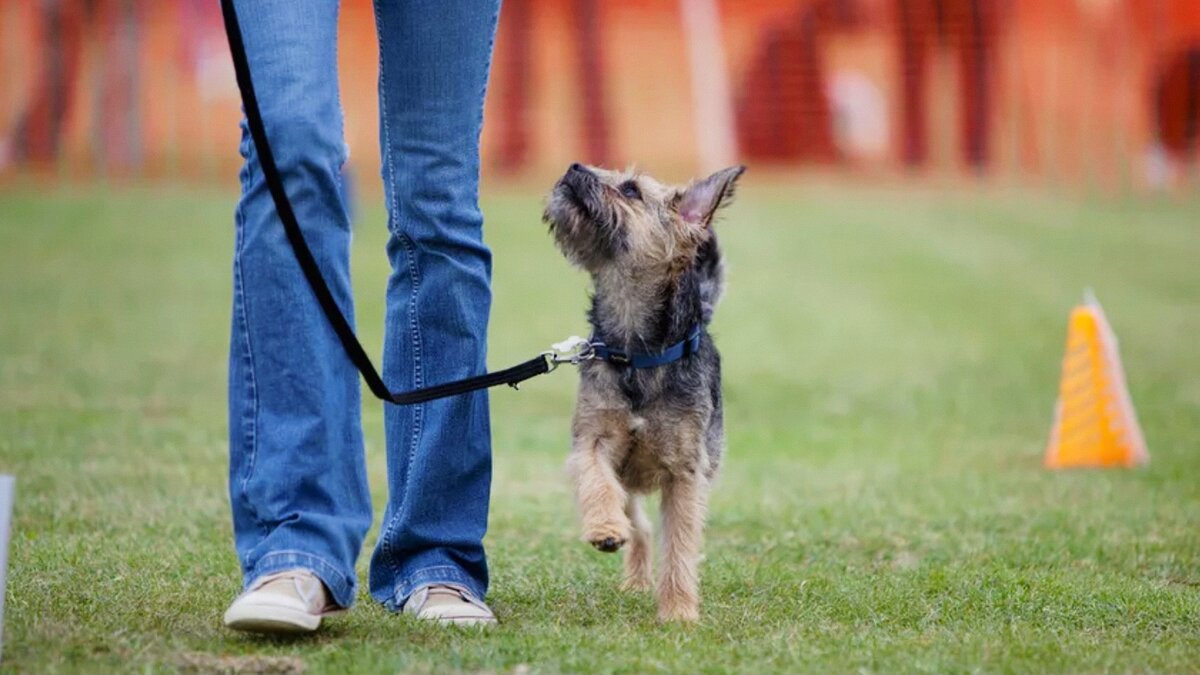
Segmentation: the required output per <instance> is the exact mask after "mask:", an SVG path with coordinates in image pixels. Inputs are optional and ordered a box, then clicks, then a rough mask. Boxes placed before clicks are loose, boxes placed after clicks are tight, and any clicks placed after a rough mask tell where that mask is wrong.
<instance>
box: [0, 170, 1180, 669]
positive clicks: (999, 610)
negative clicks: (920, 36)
mask: <svg viewBox="0 0 1200 675" xmlns="http://www.w3.org/2000/svg"><path fill="white" fill-rule="evenodd" d="M750 180H751V183H752V185H751V187H750V188H748V189H747V190H745V191H744V193H743V196H742V198H741V199H740V201H739V203H738V204H737V205H736V206H735V207H734V209H733V210H732V211H731V213H730V215H729V217H728V218H727V219H726V221H725V222H724V223H722V225H721V227H722V230H723V233H724V241H725V244H726V253H727V256H728V258H729V260H730V264H731V274H730V284H731V285H730V289H729V294H728V296H727V298H726V299H725V301H724V303H723V305H722V306H721V308H720V311H719V312H718V318H717V324H716V326H715V333H716V335H717V340H718V343H719V345H720V346H721V348H722V350H723V352H724V355H725V361H726V376H727V377H726V387H725V391H726V395H727V398H726V401H727V413H726V417H727V427H728V433H729V451H728V457H727V461H726V463H725V465H724V467H723V474H722V476H721V478H720V479H719V481H718V483H717V486H716V492H715V495H714V498H713V502H712V514H711V518H710V526H709V530H708V545H707V558H706V560H705V562H704V566H703V575H704V605H703V610H702V611H703V619H702V621H701V622H700V623H699V624H698V625H695V626H692V627H686V628H684V627H678V626H670V627H662V626H658V625H656V624H655V622H654V621H653V602H652V600H651V598H650V597H648V596H643V595H627V594H622V593H619V592H617V590H616V582H617V577H618V573H619V571H618V570H619V560H618V558H617V557H615V556H605V555H602V554H599V553H596V552H594V551H592V550H591V549H590V547H589V546H587V545H586V544H584V543H581V542H580V541H579V540H578V536H577V531H576V525H575V521H574V515H573V513H572V506H571V501H570V496H569V492H568V488H567V485H566V481H565V479H564V477H563V474H562V469H561V467H562V464H563V460H564V458H565V456H566V451H567V447H568V420H569V416H570V413H571V409H572V405H573V389H574V373H572V372H571V371H570V370H567V371H566V372H559V373H556V374H555V375H553V376H552V377H547V378H541V379H540V380H538V381H535V382H531V383H529V384H528V385H527V386H526V387H524V388H523V389H522V391H520V392H519V393H517V392H511V391H501V392H497V393H496V394H495V395H494V397H493V402H494V425H493V426H494V432H495V464H496V478H495V485H494V500H493V508H492V517H491V527H490V534H489V535H488V542H487V543H488V547H489V550H490V553H491V563H492V570H493V586H492V594H491V596H490V600H491V602H492V603H493V606H494V607H495V609H496V611H497V612H498V613H499V615H500V617H501V619H502V621H503V623H502V625H501V626H500V627H499V628H498V629H496V630H494V631H491V632H489V633H486V634H464V633H457V632H452V631H450V632H447V631H442V630H439V629H437V628H432V627H427V626H420V625H415V624H413V623H412V622H410V621H407V620H405V619H402V618H399V617H395V616H390V615H388V614H386V613H385V612H383V611H382V610H381V609H379V608H378V607H377V606H375V605H374V604H373V603H372V602H370V600H369V599H368V598H366V597H365V596H363V597H362V598H361V600H362V601H361V602H360V604H359V605H358V606H357V607H356V608H355V609H354V611H353V612H352V613H350V614H349V615H348V616H347V617H345V618H340V619H335V620H332V621H330V622H329V625H328V629H327V630H324V631H323V632H321V633H320V634H319V635H317V636H316V637H314V638H311V639H304V640H297V641H275V640H264V639H252V638H247V637H243V636H240V635H236V634H233V633H231V632H229V631H226V630H224V629H223V628H222V627H221V625H220V615H221V612H222V611H223V609H224V607H225V605H226V604H227V603H228V602H229V600H230V599H232V597H233V596H234V594H235V593H236V592H237V590H238V584H239V579H238V572H237V564H236V560H235V557H234V555H233V549H232V542H231V534H230V524H229V516H228V512H227V501H226V494H225V483H224V480H225V478H224V475H225V453H226V440H225V438H226V437H225V409H224V386H225V349H226V344H225V342H226V337H227V333H228V313H229V306H228V297H229V278H228V276H229V275H228V270H229V255H230V250H231V247H232V226H231V224H230V223H231V217H230V213H231V210H232V202H233V199H232V196H231V195H229V194H226V193H223V192H213V191H208V192H205V191H184V190H182V189H150V188H122V189H119V190H114V191H112V192H106V191H102V190H93V189H86V190H76V191H68V190H66V189H62V188H58V189H51V190H45V189H42V188H32V187H29V186H26V187H24V188H20V187H12V188H9V189H7V190H5V191H4V192H0V316H2V318H0V472H10V473H14V474H16V476H17V479H18V494H17V497H18V499H17V512H16V522H15V531H14V534H13V539H12V544H11V556H10V558H11V559H10V566H11V569H10V575H9V576H10V578H9V590H8V609H7V627H6V628H7V630H6V633H5V644H4V661H3V665H2V666H0V669H2V670H4V671H5V672H36V673H49V672H135V671H147V672H164V671H165V672H171V671H175V670H183V671H186V672H207V671H210V670H214V669H220V668H225V669H226V670H228V671H231V672H235V671H236V672H260V671H264V672H265V671H266V670H269V669H270V668H272V667H274V668H281V667H284V666H289V665H290V666H297V665H299V664H298V662H295V661H288V662H282V663H281V662H275V661H263V660H255V659H254V658H251V657H289V658H294V659H299V660H300V661H302V662H303V665H304V666H306V668H307V672H308V673H326V672H328V673H341V672H378V673H397V672H450V671H462V672H479V671H488V672H505V671H512V670H519V669H521V668H522V666H527V667H528V668H529V670H531V671H532V672H587V673H633V672H705V673H720V672H730V671H743V672H755V673H757V672H812V673H859V672H888V673H918V672H920V673H926V672H927V673H974V672H987V673H1068V672H1070V673H1077V672H1104V673H1124V672H1171V673H1181V672H1200V443H1198V439H1200V349H1198V348H1197V337H1196V336H1197V335H1200V263H1197V260H1200V226H1198V224H1200V207H1198V205H1197V203H1195V202H1190V203H1188V202H1174V203H1172V202H1170V201H1167V200H1165V199H1164V200H1157V199H1156V200H1151V199H1136V200H1134V199H1130V200H1123V201H1092V202H1083V201H1079V200H1073V199H1066V198H1054V197H1048V196H1045V195H1039V194H1033V193H1025V192H1007V191H1002V190H999V189H989V190H980V191H968V192H969V193H968V194H963V193H962V192H959V193H955V194H948V193H945V192H939V191H935V190H930V189H924V188H916V187H911V186H910V187H907V188H904V189H891V190H888V189H883V188H852V187H845V186H840V187H839V186H836V185H829V184H817V185H811V186H808V187H804V188H788V189H786V190H785V189H783V187H775V188H770V187H765V188H764V187H761V186H760V187H758V188H757V189H755V188H754V187H753V177H751V179H750ZM484 206H485V211H486V213H487V215H488V227H487V231H488V238H489V242H490V243H491V245H492V246H493V248H494V250H495V252H496V260H495V276H496V285H495V290H496V302H495V307H494V313H493V316H494V321H493V325H492V335H493V351H492V354H491V357H490V360H491V363H492V365H494V366H501V365H507V364H509V363H511V362H516V361H517V360H521V359H524V358H528V356H529V355H530V354H532V353H535V352H536V351H538V350H540V349H542V348H543V347H544V346H545V345H547V344H549V343H550V342H554V341H557V340H559V339H562V338H563V337H565V336H567V335H569V334H572V333H581V332H583V331H585V330H586V329H585V327H584V324H583V308H584V304H585V297H586V296H585V291H584V288H585V285H584V279H583V278H582V277H581V276H580V275H579V274H577V273H575V272H573V271H571V270H570V269H568V267H567V265H566V264H565V262H563V261H562V259H561V258H560V257H559V255H558V254H557V253H556V252H555V251H554V250H553V248H552V246H551V243H550V241H549V239H548V238H547V237H546V235H545V232H544V227H543V226H542V225H541V224H540V223H539V221H538V215H539V213H540V207H539V203H538V201H537V199H536V197H535V196H534V195H533V194H532V193H529V192H523V193H521V194H520V195H519V196H512V195H501V194H498V193H496V194H492V195H491V196H490V197H489V198H487V199H485V202H484ZM364 216H365V217H364V219H363V224H362V225H361V227H360V230H359V234H358V237H357V240H356V245H355V253H354V255H355V275H356V282H357V291H358V297H359V301H360V305H359V311H358V314H359V317H360V321H361V333H362V337H363V339H364V341H365V343H366V344H368V345H378V344H379V341H380V336H381V326H380V317H381V316H382V306H381V297H382V289H383V284H384V280H385V277H386V273H387V272H386V260H385V259H384V256H383V252H382V251H383V230H384V228H383V225H382V214H381V212H380V210H379V209H378V208H368V209H366V211H365V213H364ZM1087 285H1091V286H1093V287H1094V288H1095V289H1096V292H1097V294H1098V295H1099V297H1100V299H1101V300H1102V301H1103V302H1104V303H1105V307H1106V309H1107V310H1108V314H1109V316H1110V319H1111V320H1112V322H1113V324H1114V327H1115V329H1116V331H1117V333H1118V335H1120V337H1121V339H1122V342H1121V347H1122V351H1123V355H1124V358H1125V364H1126V367H1127V369H1128V375H1129V383H1130V386H1131V388H1132V393H1133V399H1134V402H1135V404H1136V406H1137V408H1138V411H1139V413H1140V415H1141V421H1142V424H1143V427H1144V428H1145V432H1146V437H1147V440H1148V443H1149V447H1150V452H1151V457H1152V460H1151V463H1150V465H1149V466H1148V467H1147V468H1145V469H1142V470H1136V471H1123V470H1112V471H1072V472H1058V473H1055V472H1048V471H1046V470H1044V469H1042V467H1041V454H1042V450H1043V444H1044V442H1045V439H1046V436H1047V432H1048V429H1049V424H1050V418H1051V409H1052V405H1053V402H1054V394H1055V390H1056V378H1057V374H1058V366H1059V359H1060V358H1061V350H1062V347H1063V343H1064V332H1065V327H1066V315H1067V311H1068V310H1069V309H1070V307H1071V305H1072V304H1073V303H1074V302H1075V301H1076V300H1077V298H1078V297H1079V296H1080V294H1081V291H1082V289H1083V288H1084V287H1085V286H1087ZM372 351H377V349H372ZM364 424H365V427H366V432H367V446H368V461H369V466H370V470H371V475H372V482H373V485H374V487H375V488H376V489H375V499H376V506H377V507H378V508H382V504H383V500H384V499H385V495H384V492H383V482H382V477H383V471H384V460H383V438H382V431H381V429H382V424H381V412H380V407H379V405H377V404H369V405H368V406H367V408H366V411H365V419H364ZM373 537H374V533H372V537H371V539H370V540H369V541H368V545H370V544H371V543H373ZM365 563H366V556H365V555H364V556H363V560H362V563H361V564H360V568H359V571H360V575H362V574H365ZM219 657H230V658H227V659H225V660H219Z"/></svg>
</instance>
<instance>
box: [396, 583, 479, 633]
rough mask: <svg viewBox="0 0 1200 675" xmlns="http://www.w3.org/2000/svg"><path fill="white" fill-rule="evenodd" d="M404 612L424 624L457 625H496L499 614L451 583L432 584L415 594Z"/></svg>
mask: <svg viewBox="0 0 1200 675" xmlns="http://www.w3.org/2000/svg"><path fill="white" fill-rule="evenodd" d="M404 613H405V614H412V615H413V616H415V617H417V618H418V619H421V620H423V621H436V622H437V623H441V624H448V625H455V626H490V625H492V624H495V623H496V615H495V614H492V610H491V609H490V608H489V607H488V606H487V605H485V604H484V603H483V601H482V600H480V599H479V598H476V597H475V596H474V595H472V594H471V593H470V592H469V591H468V590H467V589H465V588H463V587H461V586H455V585H451V584H428V585H425V586H422V587H420V588H418V589H417V590H415V591H413V594H412V595H411V596H409V598H408V600H407V601H406V602H405V603H404Z"/></svg>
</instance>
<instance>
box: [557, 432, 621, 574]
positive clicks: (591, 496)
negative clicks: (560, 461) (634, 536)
mask: <svg viewBox="0 0 1200 675" xmlns="http://www.w3.org/2000/svg"><path fill="white" fill-rule="evenodd" d="M610 417H612V418H614V419H609V418H610ZM615 417H616V416H615V415H606V414H604V413H603V412H600V413H584V414H581V415H577V417H576V420H575V425H574V426H575V438H574V442H573V447H572V449H571V457H570V458H569V459H568V460H567V469H568V471H569V472H570V474H571V477H572V479H573V481H574V483H575V500H576V503H577V504H578V506H579V515H580V518H581V520H582V521H583V538H584V539H585V540H587V541H588V542H589V543H590V544H591V545H592V546H595V547H596V548H597V549H599V550H601V551H605V552H607V553H611V552H613V551H616V550H617V549H619V548H621V547H622V546H623V545H624V544H625V542H626V541H628V540H629V537H630V532H631V524H630V522H629V517H628V516H626V515H625V502H626V499H627V498H628V495H627V494H626V491H625V488H624V487H623V486H622V485H621V481H620V480H619V479H618V478H617V472H616V463H617V462H618V461H619V458H620V457H621V456H623V455H624V453H625V452H626V451H627V449H628V434H627V432H624V431H623V430H622V429H621V426H620V424H619V423H618V420H616V419H615Z"/></svg>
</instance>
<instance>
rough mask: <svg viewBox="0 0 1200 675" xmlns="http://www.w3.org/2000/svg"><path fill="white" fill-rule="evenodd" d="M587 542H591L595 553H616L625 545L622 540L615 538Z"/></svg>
mask: <svg viewBox="0 0 1200 675" xmlns="http://www.w3.org/2000/svg"><path fill="white" fill-rule="evenodd" d="M588 541H590V542H591V544H592V546H595V547H596V550H597V551H604V552H605V553H616V552H617V551H619V550H621V547H622V546H624V545H625V540H624V539H617V538H616V537H605V538H603V539H589V540H588Z"/></svg>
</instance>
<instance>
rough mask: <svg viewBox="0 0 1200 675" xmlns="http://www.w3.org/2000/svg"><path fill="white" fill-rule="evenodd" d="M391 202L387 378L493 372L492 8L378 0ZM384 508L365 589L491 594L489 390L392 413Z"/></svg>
mask: <svg viewBox="0 0 1200 675" xmlns="http://www.w3.org/2000/svg"><path fill="white" fill-rule="evenodd" d="M375 12H376V21H377V28H378V32H379V42H380V74H379V107H380V136H381V145H382V154H383V177H384V186H385V193H386V196H387V206H388V215H389V219H388V228H389V230H390V231H391V237H390V239H389V241H388V256H389V258H390V260H391V263H392V276H391V279H390V280H389V283H388V290H387V334H386V338H385V341H386V344H385V346H384V373H385V377H386V379H387V381H388V383H389V384H390V385H391V386H392V387H393V388H398V389H410V388H414V387H422V386H427V385H431V384H439V383H442V382H447V381H450V380H455V379H458V378H462V377H467V376H470V375H478V374H479V373H481V372H483V371H484V370H485V366H486V364H485V351H486V334H487V320H488V311H489V307H490V305H491V288H490V277H491V254H490V252H489V251H488V249H487V248H486V247H485V246H484V244H483V240H482V220H483V219H482V216H481V214H480V212H479V207H478V186H479V132H480V126H481V124H482V119H483V96H484V90H485V87H486V85H487V75H488V66H489V62H490V60H491V52H492V40H493V37H494V35H495V31H496V18H497V14H498V13H499V1H498V0H485V1H480V0H375ZM386 430H387V446H388V489H389V499H388V507H387V512H386V514H385V515H384V520H383V527H382V531H381V534H380V538H379V543H378V545H377V547H376V549H375V553H374V555H373V556H372V559H371V575H370V577H371V578H370V587H371V594H372V596H374V597H375V598H376V599H377V600H379V601H380V602H382V603H383V604H384V605H385V606H386V607H387V608H389V609H391V610H393V611H397V610H399V609H400V608H401V607H402V606H403V603H404V601H405V600H406V599H407V598H408V596H409V595H410V594H412V592H413V591H414V590H416V589H417V588H419V587H421V586H423V585H426V584H430V583H452V584H458V585H461V586H463V587H465V588H466V589H467V590H469V591H470V592H471V593H472V594H474V595H475V596H476V597H478V598H482V597H483V596H484V594H485V592H486V591H487V562H486V560H485V557H484V551H483V543H482V541H483V535H484V532H485V530H486V529H487V512H488V493H489V489H490V483H491V439H490V434H491V431H490V429H489V426H488V401H487V395H486V394H485V393H484V392H477V393H474V394H470V395H466V396H457V397H453V398H448V399H442V400H440V401H433V402H430V403H425V404H421V405H416V406H388V407H387V410H386Z"/></svg>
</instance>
